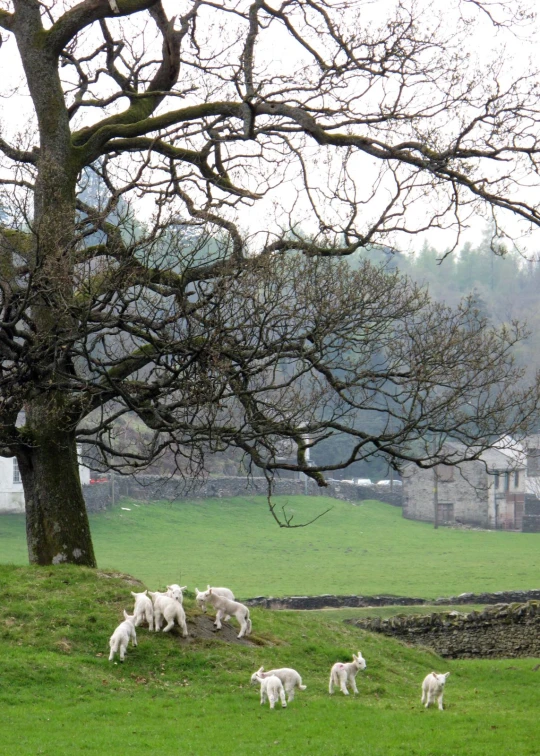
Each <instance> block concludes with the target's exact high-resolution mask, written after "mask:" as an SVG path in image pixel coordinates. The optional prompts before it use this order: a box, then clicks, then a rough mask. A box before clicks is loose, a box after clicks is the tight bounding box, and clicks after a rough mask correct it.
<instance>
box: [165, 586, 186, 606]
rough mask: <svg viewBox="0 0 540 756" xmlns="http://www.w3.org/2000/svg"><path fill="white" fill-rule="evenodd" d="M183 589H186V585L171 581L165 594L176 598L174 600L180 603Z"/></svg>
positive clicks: (182, 600) (182, 598) (182, 599)
mask: <svg viewBox="0 0 540 756" xmlns="http://www.w3.org/2000/svg"><path fill="white" fill-rule="evenodd" d="M184 591H187V585H182V586H180V585H177V584H176V583H173V584H172V585H168V586H167V594H166V595H167V596H170V597H171V598H173V599H176V601H179V602H180V603H181V604H182V603H183V602H184Z"/></svg>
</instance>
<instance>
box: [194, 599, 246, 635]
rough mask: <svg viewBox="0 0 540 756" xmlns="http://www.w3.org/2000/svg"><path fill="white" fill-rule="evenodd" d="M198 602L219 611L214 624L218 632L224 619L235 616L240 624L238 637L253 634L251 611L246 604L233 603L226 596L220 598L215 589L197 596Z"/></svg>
mask: <svg viewBox="0 0 540 756" xmlns="http://www.w3.org/2000/svg"><path fill="white" fill-rule="evenodd" d="M197 600H198V601H204V602H206V603H209V604H212V606H213V607H214V609H217V612H216V619H215V622H214V625H215V626H216V630H221V620H222V618H224V617H225V618H226V617H228V616H230V617H232V616H234V617H236V619H237V620H238V622H239V623H240V632H239V633H238V636H237V637H238V638H243V637H244V636H245V635H249V634H250V633H251V620H250V618H249V609H248V608H247V606H244V604H241V603H240V602H239V601H232V600H231V599H228V598H225V597H224V596H219V595H218V594H217V593H214V589H213V588H209V589H208V590H207V591H204V593H199V594H198V595H197Z"/></svg>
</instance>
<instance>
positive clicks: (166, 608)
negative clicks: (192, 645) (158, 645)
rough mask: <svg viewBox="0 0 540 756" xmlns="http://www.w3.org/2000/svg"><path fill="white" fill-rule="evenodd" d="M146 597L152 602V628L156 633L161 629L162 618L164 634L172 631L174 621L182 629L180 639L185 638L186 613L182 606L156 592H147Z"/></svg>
mask: <svg viewBox="0 0 540 756" xmlns="http://www.w3.org/2000/svg"><path fill="white" fill-rule="evenodd" d="M148 595H149V596H150V597H151V599H152V601H153V602H154V626H155V630H156V633H157V632H159V630H160V628H161V618H162V617H164V618H165V620H166V622H167V624H166V625H165V627H164V628H163V632H164V633H168V632H169V630H172V628H173V625H174V623H175V620H176V622H177V624H178V625H180V627H181V628H182V637H183V638H187V636H188V629H187V624H186V613H185V611H184V607H183V606H182V604H181V603H180V602H179V601H177V600H176V599H173V598H171V597H170V596H167V594H166V593H159V592H158V591H155V592H152V591H148Z"/></svg>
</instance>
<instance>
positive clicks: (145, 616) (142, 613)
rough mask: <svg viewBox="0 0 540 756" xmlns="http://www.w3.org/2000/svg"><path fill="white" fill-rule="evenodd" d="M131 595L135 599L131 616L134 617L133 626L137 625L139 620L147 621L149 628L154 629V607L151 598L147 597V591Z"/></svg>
mask: <svg viewBox="0 0 540 756" xmlns="http://www.w3.org/2000/svg"><path fill="white" fill-rule="evenodd" d="M131 595H132V596H133V598H134V599H135V607H134V608H133V616H134V617H135V623H134V624H135V627H139V625H140V624H141V622H147V623H148V627H149V629H150V630H153V629H154V607H153V605H152V602H151V600H150V599H149V598H148V591H143V592H142V593H133V591H131Z"/></svg>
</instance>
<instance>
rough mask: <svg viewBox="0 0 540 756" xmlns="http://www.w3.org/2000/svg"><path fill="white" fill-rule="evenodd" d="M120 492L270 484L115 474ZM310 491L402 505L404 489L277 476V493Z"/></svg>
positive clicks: (161, 494)
mask: <svg viewBox="0 0 540 756" xmlns="http://www.w3.org/2000/svg"><path fill="white" fill-rule="evenodd" d="M115 485H116V491H117V494H118V495H123V496H129V497H130V498H133V499H138V500H143V501H156V500H158V499H169V500H178V499H180V500H181V499H208V498H212V497H216V498H219V499H221V498H229V497H234V496H266V495H267V493H268V484H267V482H266V478H264V477H251V478H247V477H240V476H238V477H233V476H231V477H227V476H222V477H216V478H207V479H206V480H190V479H188V480H183V479H182V478H179V477H178V478H177V477H168V478H163V477H159V476H156V475H138V476H137V477H134V476H127V477H120V476H117V477H116V483H115ZM306 492H307V494H308V495H309V496H330V497H332V498H333V499H341V500H343V501H350V502H353V503H355V502H357V501H365V500H367V499H378V500H379V501H384V502H387V503H388V504H393V505H394V506H400V504H401V491H398V492H394V493H393V494H391V493H390V491H379V490H378V489H376V488H375V487H372V486H356V485H354V484H353V483H344V482H339V483H337V482H334V483H329V484H328V486H327V487H325V488H320V487H319V486H318V485H317V484H316V483H315V481H313V480H308V481H304V480H293V479H291V478H276V479H275V480H274V483H273V494H274V495H275V496H299V495H303V494H305V493H306Z"/></svg>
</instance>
